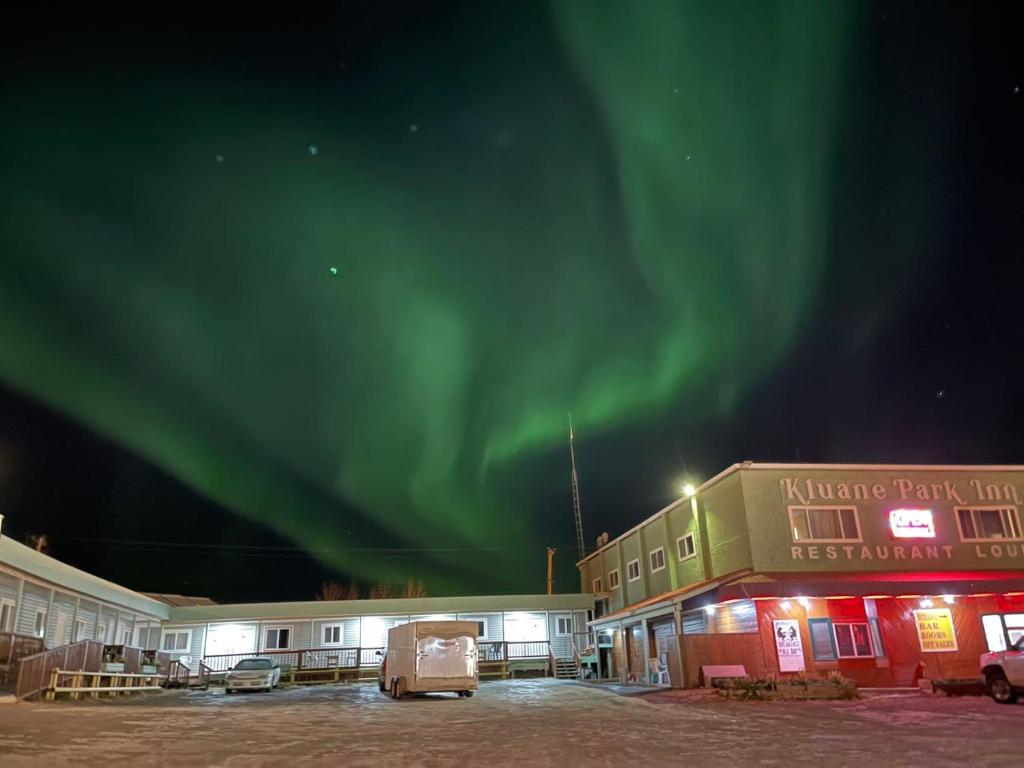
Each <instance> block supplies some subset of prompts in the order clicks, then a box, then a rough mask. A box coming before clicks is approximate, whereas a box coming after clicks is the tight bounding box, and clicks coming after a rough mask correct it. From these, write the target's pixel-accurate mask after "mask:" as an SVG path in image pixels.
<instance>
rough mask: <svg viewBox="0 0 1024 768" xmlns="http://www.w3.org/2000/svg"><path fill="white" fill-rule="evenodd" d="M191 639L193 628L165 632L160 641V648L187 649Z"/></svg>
mask: <svg viewBox="0 0 1024 768" xmlns="http://www.w3.org/2000/svg"><path fill="white" fill-rule="evenodd" d="M191 641H192V632H191V630H187V629H185V630H179V631H173V632H164V636H163V639H162V640H161V641H160V650H162V651H187V650H188V647H189V645H190V644H191Z"/></svg>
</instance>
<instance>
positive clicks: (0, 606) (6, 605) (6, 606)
mask: <svg viewBox="0 0 1024 768" xmlns="http://www.w3.org/2000/svg"><path fill="white" fill-rule="evenodd" d="M13 628H14V601H13V600H0V632H10V631H11V630H12V629H13Z"/></svg>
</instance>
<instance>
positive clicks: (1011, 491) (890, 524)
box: [779, 477, 1024, 563]
mask: <svg viewBox="0 0 1024 768" xmlns="http://www.w3.org/2000/svg"><path fill="white" fill-rule="evenodd" d="M779 486H780V491H781V494H782V498H783V500H784V502H785V504H786V505H787V507H788V508H789V512H790V515H791V522H792V514H793V510H794V509H807V510H814V509H815V508H826V509H828V508H831V509H835V508H839V509H842V508H843V507H844V506H847V505H844V502H852V503H850V504H849V505H848V506H849V507H850V508H853V507H855V506H857V505H856V504H855V502H858V501H866V502H868V504H869V505H871V506H872V507H874V506H875V505H876V503H878V502H881V504H882V505H883V506H884V505H885V504H886V503H889V504H891V505H892V509H889V510H884V511H883V512H881V513H880V514H882V515H883V518H884V525H885V527H886V529H887V530H888V533H889V539H890V543H885V544H876V543H868V542H867V541H865V539H864V537H863V531H864V523H865V519H864V518H863V517H856V518H855V522H856V525H857V536H856V540H854V541H846V539H850V538H851V537H850V536H849V535H845V534H843V535H840V534H837V536H836V538H835V539H834V540H832V541H829V540H828V539H824V538H823V537H814V538H813V540H812V541H808V542H807V543H794V544H793V545H792V547H791V549H790V556H791V558H792V559H793V560H822V561H829V560H833V561H835V560H848V561H849V560H852V561H861V562H866V561H878V560H882V561H885V560H889V561H923V560H952V559H953V558H954V553H956V552H957V551H958V550H959V551H961V552H963V551H964V550H967V552H968V553H969V554H970V555H971V556H973V557H974V558H977V559H978V560H991V559H996V560H1003V561H1005V560H1007V559H1010V560H1015V561H1017V562H1021V563H1024V540H1022V538H1021V529H1020V521H1019V517H1018V512H1017V506H1019V505H1020V503H1021V496H1020V492H1019V491H1018V489H1017V487H1016V485H1014V484H1013V483H991V482H987V481H985V480H982V479H979V478H976V477H974V478H965V479H959V480H948V479H943V480H941V481H939V482H928V483H922V482H918V481H916V480H912V479H910V478H907V477H893V478H891V479H888V480H887V481H885V482H848V481H845V480H844V481H834V480H817V479H814V480H812V479H809V478H798V477H797V478H794V477H784V478H782V479H780V480H779ZM929 503H936V504H939V505H941V506H943V507H951V508H956V509H963V510H972V509H984V510H987V511H989V512H990V513H992V512H998V514H1000V515H1006V516H1008V517H1007V518H1006V521H1007V522H1006V524H1007V525H1008V526H1010V529H1009V530H1006V531H1004V535H1003V536H1001V537H997V539H996V540H991V539H989V540H986V541H972V540H970V539H969V538H968V537H960V536H955V535H952V534H955V532H956V526H957V525H958V520H957V517H956V515H955V514H954V515H951V516H950V517H949V518H948V519H947V520H946V521H945V525H946V526H947V527H948V528H950V530H949V531H947V532H946V535H945V536H942V537H941V538H944V539H945V540H946V542H953V543H943V542H940V541H935V539H938V538H940V537H939V536H938V534H937V531H939V530H940V527H938V526H937V525H936V516H935V513H934V511H933V510H932V509H931V508H930V507H928V506H927V504H929ZM865 511H866V510H863V509H860V508H859V507H858V508H857V511H856V513H855V514H858V513H859V515H863V514H864V513H865ZM808 514H809V512H808ZM868 514H870V512H869V513H868ZM966 514H970V513H969V512H967V513H966ZM842 526H843V524H842V523H839V527H840V528H842ZM874 527H875V526H869V528H874ZM976 538H979V539H980V538H983V537H981V536H978V537H976Z"/></svg>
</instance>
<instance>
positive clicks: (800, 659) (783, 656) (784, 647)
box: [774, 619, 804, 672]
mask: <svg viewBox="0 0 1024 768" xmlns="http://www.w3.org/2000/svg"><path fill="white" fill-rule="evenodd" d="M774 624H775V652H776V653H777V654H778V655H779V671H780V672H803V671H804V646H803V643H802V642H801V640H800V624H799V622H797V621H795V620H794V619H776V621H775V622H774Z"/></svg>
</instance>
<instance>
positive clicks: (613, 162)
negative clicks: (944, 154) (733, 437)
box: [0, 1, 857, 594]
mask: <svg viewBox="0 0 1024 768" xmlns="http://www.w3.org/2000/svg"><path fill="white" fill-rule="evenodd" d="M847 11H848V8H847V7H846V6H842V5H840V4H837V3H818V2H791V1H785V2H756V3H728V4H721V3H704V2H695V3H680V2H659V3H611V2H606V3H596V4H595V3H592V2H571V3H558V4H555V5H554V6H552V7H551V8H549V9H548V10H547V12H546V13H544V14H541V17H540V18H539V19H536V20H533V21H530V22H529V23H527V22H524V23H523V25H522V27H521V28H520V29H519V30H518V31H517V35H520V37H519V38H518V39H517V41H516V42H515V44H513V43H512V42H510V41H504V42H503V41H502V36H501V35H500V34H498V32H497V31H495V32H494V33H493V34H488V33H482V36H481V39H478V40H476V41H473V42H472V43H466V44H464V45H463V44H460V41H459V40H457V39H447V40H446V39H442V40H441V41H440V42H438V41H436V40H435V41H433V42H431V43H429V44H428V43H424V44H423V45H422V46H419V47H418V48H417V47H416V45H415V42H416V41H415V40H414V41H413V42H412V43H411V44H412V45H413V50H411V51H410V50H408V49H406V50H403V51H402V56H401V57H399V56H396V55H395V53H396V51H395V50H394V49H395V48H397V47H398V46H399V45H400V44H401V45H408V44H409V43H408V41H406V42H405V43H400V42H398V41H395V42H391V43H382V48H381V50H380V51H379V52H378V53H376V54H375V56H374V57H373V59H372V60H371V61H370V62H369V63H367V64H366V65H365V66H364V69H363V70H362V71H361V72H357V73H354V74H352V75H347V76H346V77H347V78H348V80H346V83H345V86H344V87H342V88H338V86H336V85H335V86H334V87H335V88H338V92H337V93H332V94H331V98H330V99H327V98H324V97H322V96H321V95H320V93H321V89H324V88H326V86H322V85H321V84H303V85H295V84H290V83H288V82H287V81H284V80H279V81H270V80H269V79H264V80H263V81H261V82H259V83H256V82H254V81H253V80H252V79H251V78H250V79H246V78H242V77H238V78H232V77H231V76H229V75H227V74H225V73H224V72H222V71H219V70H218V71H203V70H202V68H201V67H197V66H195V65H193V68H192V69H186V70H180V69H175V68H174V67H172V66H171V65H170V64H168V65H166V66H165V67H163V68H160V67H154V68H153V69H151V70H148V71H146V72H145V73H144V74H143V73H141V72H130V71H127V69H126V70H125V71H113V70H112V69H110V68H105V67H101V66H97V67H95V68H92V69H89V68H82V69H79V70H77V71H73V72H70V73H69V72H67V71H58V70H57V68H56V67H55V68H54V69H53V71H52V72H51V73H50V74H49V75H45V74H44V75H40V76H38V77H36V78H35V79H33V80H31V81H25V82H21V83H18V84H16V85H14V86H12V87H7V88H5V89H4V91H3V95H2V96H0V111H2V113H3V114H5V115H9V116H13V119H11V120H9V121H8V120H5V121H4V125H3V126H2V127H0V134H2V138H3V141H2V149H0V153H2V154H0V157H2V161H3V165H4V168H5V174H6V175H7V179H6V183H5V184H4V185H3V187H4V192H3V207H2V209H3V212H2V214H0V217H2V218H0V232H2V238H3V239H2V242H3V250H4V256H3V259H2V261H0V376H2V377H3V379H4V380H5V381H6V382H8V383H10V384H11V385H12V386H14V387H17V388H18V389H20V390H22V391H24V392H26V393H29V394H31V395H32V396H34V397H36V398H39V399H40V400H42V401H44V402H46V403H48V404H50V405H51V406H53V407H55V408H57V409H59V410H61V411H62V412H64V413H66V414H68V415H70V416H71V417H73V418H75V419H77V420H80V421H81V422H83V423H84V424H86V425H88V426H89V427H90V428H92V429H94V430H96V431H98V432H99V433H101V434H104V435H106V436H108V437H110V438H111V439H113V440H115V441H117V442H118V443H120V444H122V445H124V446H127V447H129V448H130V449H131V450H133V451H135V452H137V453H139V454H141V455H144V456H145V457H147V458H148V459H149V460H151V461H152V462H154V463H155V464H156V465H158V466H160V467H161V468H163V469H164V470H165V471H167V472H168V473H170V474H172V475H174V476H176V477H177V478H179V479H180V480H181V481H183V482H184V483H186V484H187V485H189V486H191V487H192V488H194V489H197V490H198V491H199V492H201V493H203V494H205V495H207V496H209V497H211V498H213V499H215V500H217V501H218V502H220V503H222V504H224V505H226V506H227V507H229V508H231V509H232V510H235V511H237V513H239V514H241V515H244V516H246V517H248V518H251V519H252V520H254V521H258V522H259V523H261V524H264V525H266V526H269V527H270V528H272V529H274V530H276V531H278V532H280V533H281V534H283V535H285V536H287V537H289V538H290V539H292V540H294V541H295V542H296V543H297V544H299V545H301V546H303V547H305V548H307V549H309V550H310V551H312V552H315V553H316V554H317V556H318V557H320V558H321V559H322V560H323V561H324V562H325V563H328V564H329V565H331V566H333V567H336V568H337V569H338V570H339V571H340V572H343V573H347V574H352V575H354V576H356V577H357V578H359V579H360V580H361V582H362V583H366V582H368V581H372V580H375V579H378V578H389V579H392V580H396V581H397V580H402V579H405V578H406V577H407V576H413V577H416V576H422V575H423V574H424V572H425V571H424V568H425V567H426V563H427V562H429V563H430V565H429V568H430V569H431V573H435V574H442V573H448V574H449V575H448V576H441V575H436V576H431V577H430V578H429V579H428V583H429V586H430V588H431V592H432V593H434V594H440V593H444V592H446V591H450V590H452V589H458V588H462V589H464V590H465V589H466V585H471V584H472V583H473V580H474V579H475V578H476V577H477V576H479V575H480V574H483V573H487V574H489V575H488V578H489V579H491V581H492V582H493V581H495V578H494V574H495V573H497V574H500V575H499V577H498V579H497V583H499V584H500V585H502V586H503V587H504V588H506V589H522V588H523V587H524V585H525V584H526V580H525V579H524V577H523V575H522V573H521V566H522V563H521V555H516V554H515V553H514V552H510V551H498V552H486V553H483V554H478V555H474V556H473V557H471V558H466V557H465V555H464V554H462V553H459V552H431V553H428V554H426V555H424V558H427V559H426V560H421V561H420V562H416V561H409V560H407V559H406V560H394V559H387V558H379V557H375V556H373V554H372V553H368V552H366V551H360V550H364V548H369V547H374V546H376V545H378V544H379V542H381V541H382V540H386V541H388V542H397V544H396V546H403V545H405V546H409V547H421V548H424V549H430V548H452V549H471V548H487V547H490V546H494V542H495V541H500V542H502V544H503V545H505V546H508V547H515V546H518V545H522V546H533V545H537V544H540V543H543V541H542V539H541V538H540V537H539V536H538V534H537V530H538V528H539V526H540V525H541V522H542V521H543V519H544V513H543V511H542V510H536V509H532V508H531V506H530V504H529V502H528V500H527V499H524V498H522V496H521V494H517V493H516V491H515V486H516V469H517V467H518V466H520V465H521V462H523V461H524V460H526V459H528V458H529V457H531V456H536V455H537V454H538V453H542V452H544V451H550V450H553V449H554V448H556V447H557V448H558V449H559V450H563V449H564V448H563V446H564V440H565V434H566V413H567V412H568V411H570V410H571V411H572V412H573V414H574V418H575V419H576V422H577V424H578V428H579V429H580V430H582V431H590V432H594V431H598V430H607V429H611V428H614V427H617V426H621V425H624V424H628V423H631V422H636V421H638V420H643V419H650V418H655V417H657V415H658V414H659V412H662V411H664V409H666V408H667V407H669V406H670V405H675V404H678V403H679V402H680V401H685V400H686V398H687V397H689V396H691V395H690V393H693V392H696V391H699V390H701V389H702V388H706V387H708V386H709V385H714V391H716V392H718V393H719V395H718V401H717V402H715V403H713V404H712V405H711V408H712V409H720V410H722V411H725V412H728V410H729V409H730V408H732V407H733V405H734V404H735V402H736V401H737V399H738V398H739V397H741V395H742V394H743V392H744V390H746V389H747V388H749V387H750V386H751V385H752V384H753V383H754V382H756V381H757V380H758V379H759V377H761V376H763V375H765V373H766V372H767V371H769V370H771V368H772V366H773V364H775V363H777V362H778V361H779V359H780V358H781V356H783V355H784V354H785V353H786V352H787V351H788V349H789V348H790V347H791V345H792V343H793V342H794V340H795V339H796V338H797V336H798V334H799V332H800V329H801V324H802V323H803V322H805V321H806V319H807V317H808V313H809V310H810V308H811V301H812V298H813V296H814V294H815V292H816V290H817V287H818V281H819V279H820V276H821V271H822V264H823V258H824V257H823V251H824V248H825V242H826V237H827V234H828V227H829V221H828V215H829V210H830V197H829V196H830V174H831V172H832V171H831V166H832V163H833V157H834V152H835V137H836V135H837V133H838V130H839V126H838V124H837V123H838V114H839V113H838V108H837V94H838V93H839V91H840V90H841V86H842V83H841V79H842V77H843V74H844V71H845V68H846V66H847V65H846V64H845V61H846V59H847V58H848V53H847V51H848V50H849V48H850V46H849V40H848V38H849V37H850V36H851V35H852V34H854V32H855V31H856V28H857V27H856V23H855V20H853V19H851V18H850V14H849V13H848V12H847ZM481 13H482V11H481ZM444 34H445V32H441V33H439V35H441V36H442V38H443V35H444ZM492 38H493V39H492ZM444 45H446V46H448V47H447V48H444V50H445V51H446V54H445V55H446V57H447V58H446V59H445V60H444V61H440V62H439V61H437V59H436V56H437V50H439V48H438V46H444ZM389 46H390V48H389ZM432 57H435V58H432ZM398 59H401V61H399V60H398ZM424 67H430V68H432V70H433V71H432V73H431V75H430V76H424V75H422V72H423V68H424ZM417 68H419V69H417ZM406 70H408V71H406ZM416 72H419V74H415V73H416ZM381 82H385V83H387V85H385V86H380V85H379V83H381ZM331 85H334V84H333V83H332V84H331ZM460 115H461V116H462V117H459V116H460ZM310 145H315V146H316V147H317V151H316V152H315V153H313V152H310V151H308V149H307V148H308V147H309V146H310ZM218 155H222V157H220V158H218ZM332 267H333V268H336V269H337V274H336V275H334V274H332V273H331V268H332ZM707 409H708V405H707V404H706V403H702V402H694V403H693V410H694V413H695V414H697V413H698V412H701V411H706V410H707ZM565 514H566V517H567V519H568V515H569V511H568V507H567V508H566V512H565ZM517 569H518V570H517ZM532 581H533V580H531V583H532Z"/></svg>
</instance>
